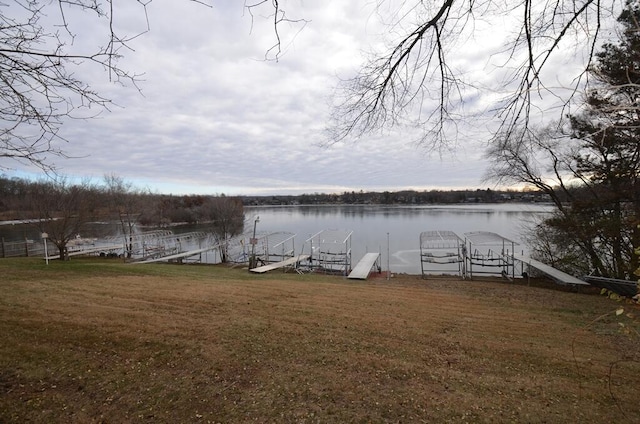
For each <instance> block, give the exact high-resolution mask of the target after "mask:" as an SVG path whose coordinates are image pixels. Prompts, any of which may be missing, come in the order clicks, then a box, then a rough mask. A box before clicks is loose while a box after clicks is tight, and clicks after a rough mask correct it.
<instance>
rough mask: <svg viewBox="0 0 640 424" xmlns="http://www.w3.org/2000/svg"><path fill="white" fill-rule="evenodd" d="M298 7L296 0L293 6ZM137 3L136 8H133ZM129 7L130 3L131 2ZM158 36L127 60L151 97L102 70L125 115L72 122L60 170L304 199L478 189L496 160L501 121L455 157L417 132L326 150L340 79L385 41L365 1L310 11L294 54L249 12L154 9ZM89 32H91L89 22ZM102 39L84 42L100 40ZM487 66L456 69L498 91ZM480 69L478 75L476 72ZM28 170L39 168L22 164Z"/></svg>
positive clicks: (153, 184) (133, 19) (287, 39)
mask: <svg viewBox="0 0 640 424" xmlns="http://www.w3.org/2000/svg"><path fill="white" fill-rule="evenodd" d="M294 3H295V2H294ZM123 7H125V6H123ZM126 7H129V6H126ZM131 7H133V8H132V9H130V10H129V9H127V10H124V9H123V11H122V16H124V17H125V18H123V19H124V20H119V21H118V22H119V25H121V27H122V28H123V29H125V30H127V32H128V33H131V34H135V33H136V32H139V31H140V30H141V28H142V29H144V26H145V25H146V24H145V21H144V15H143V14H142V12H141V11H140V9H139V8H138V7H134V6H131ZM148 10H149V19H150V22H151V31H150V32H149V33H147V34H144V35H143V36H141V37H139V38H137V39H136V40H135V41H134V42H132V46H133V47H134V48H135V52H127V53H126V57H125V58H124V59H123V65H124V66H126V67H128V68H130V69H132V70H133V71H137V72H144V73H145V74H144V77H143V79H144V81H143V82H142V83H141V84H140V87H141V89H142V93H138V92H137V91H136V90H135V89H134V88H132V87H121V86H119V85H115V84H113V83H110V82H109V81H107V78H106V76H105V75H104V73H102V74H100V73H97V72H96V70H92V72H91V74H90V79H91V82H92V84H93V85H94V86H95V87H96V88H98V89H99V90H101V92H102V93H104V94H105V95H106V96H109V97H110V98H112V99H113V100H114V102H115V103H116V104H117V105H119V106H121V107H114V108H112V111H111V112H109V113H102V114H100V116H99V117H98V118H96V119H90V120H78V121H70V122H68V123H67V125H65V126H64V128H63V134H62V136H63V137H65V138H66V139H68V140H69V144H68V145H65V146H62V147H64V149H65V150H66V151H67V153H68V154H69V155H70V156H72V158H71V159H68V160H59V161H58V162H57V165H58V166H59V167H60V168H61V171H62V173H65V174H68V175H73V176H92V177H95V178H101V176H102V175H104V174H107V173H114V174H116V175H119V176H122V177H124V178H125V179H127V180H130V181H133V182H135V183H137V184H140V185H147V186H149V187H150V188H152V189H155V190H157V191H160V192H173V193H220V192H225V193H227V194H251V193H256V194H260V193H265V194H266V193H300V192H316V191H317V192H326V191H344V190H349V191H350V190H360V189H365V190H396V189H402V188H407V187H412V188H418V189H420V188H460V187H469V188H474V187H477V186H478V185H479V184H480V180H481V176H482V173H483V170H484V168H485V164H484V162H483V160H482V159H481V145H482V144H481V142H482V141H483V140H485V139H486V134H487V132H486V131H487V130H486V128H487V126H489V125H491V124H490V123H487V122H484V121H482V120H480V119H478V120H477V121H474V122H466V123H463V124H464V134H465V137H467V138H466V139H465V140H464V141H463V143H462V145H463V146H462V148H460V149H458V150H457V151H456V155H455V156H454V157H450V156H444V157H442V158H440V157H439V156H438V155H433V154H431V155H428V154H427V153H426V152H425V151H423V150H421V149H420V148H417V147H416V146H414V145H412V144H411V143H410V140H411V130H410V129H405V131H400V130H398V131H390V132H388V133H386V134H383V135H372V136H370V137H367V138H366V139H363V140H360V141H359V142H357V143H347V144H339V145H334V146H329V147H324V148H321V147H318V145H319V144H321V143H322V142H324V141H326V140H325V138H324V133H323V130H324V127H325V125H326V122H327V118H328V116H329V112H330V110H329V106H328V105H329V104H330V100H331V94H332V91H333V90H334V88H335V86H336V84H337V82H338V77H339V76H341V77H344V76H348V75H350V74H352V73H353V72H354V70H355V69H356V67H357V66H358V64H359V63H360V60H361V52H362V51H364V50H367V49H368V48H369V47H370V46H371V45H374V44H377V43H379V42H380V40H379V38H378V34H380V33H382V32H383V31H382V27H381V26H379V24H378V23H377V21H376V16H375V14H372V12H371V10H369V9H367V8H366V7H365V6H363V5H361V4H360V2H342V1H332V2H322V3H321V4H320V3H314V4H311V2H304V5H302V8H301V9H300V10H292V11H291V13H292V14H296V13H299V14H300V15H301V16H304V17H305V18H308V19H310V20H311V22H310V23H309V24H308V25H307V26H306V27H305V28H304V29H303V30H302V32H300V33H297V31H296V30H295V28H294V29H293V30H292V32H285V33H284V34H283V36H284V44H283V46H284V47H285V48H286V53H285V55H284V56H283V57H282V58H281V60H280V61H279V62H270V61H264V60H262V59H263V57H264V53H265V51H266V50H267V49H268V48H269V47H270V46H271V45H272V43H273V33H272V29H271V27H270V24H269V22H268V21H265V20H264V19H259V18H258V17H256V20H255V21H254V27H253V29H251V20H250V18H249V17H248V16H247V15H246V14H245V15H244V16H243V8H242V3H241V2H240V3H236V2H216V3H215V6H214V7H213V8H212V9H208V8H205V7H202V6H199V5H197V4H194V3H191V2H177V1H174V2H163V3H162V4H160V3H158V4H156V3H152V4H151V6H150V7H149V9H148ZM76 24H77V26H76V31H78V33H81V34H84V33H87V34H91V29H90V25H91V22H90V21H87V23H86V25H87V27H86V28H79V27H78V26H80V25H83V23H82V22H76ZM91 41H92V40H91V37H88V38H87V39H85V40H84V41H83V42H84V43H87V44H90V42H91ZM482 60H484V61H485V62H486V60H487V57H486V55H485V54H484V53H478V52H476V55H475V56H474V55H471V54H470V56H469V58H468V59H467V60H465V61H459V62H456V64H455V65H456V66H459V67H470V68H473V69H474V70H473V72H477V75H473V74H469V75H468V78H469V79H470V80H471V81H472V82H474V83H476V84H478V85H485V84H488V82H487V81H486V80H487V79H488V78H491V75H489V74H488V73H487V72H486V70H485V66H486V63H484V62H482V63H481V61H482ZM471 65H473V66H471ZM465 95H466V97H467V103H466V107H467V108H468V109H469V110H477V111H479V112H482V111H483V110H484V109H485V108H486V106H487V104H488V103H487V99H486V97H485V96H480V95H479V94H478V93H477V92H474V91H473V90H470V91H469V92H468V93H465ZM18 171H19V172H30V171H32V170H31V169H30V168H28V167H25V168H20V169H18Z"/></svg>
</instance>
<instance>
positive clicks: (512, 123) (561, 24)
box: [329, 0, 621, 150]
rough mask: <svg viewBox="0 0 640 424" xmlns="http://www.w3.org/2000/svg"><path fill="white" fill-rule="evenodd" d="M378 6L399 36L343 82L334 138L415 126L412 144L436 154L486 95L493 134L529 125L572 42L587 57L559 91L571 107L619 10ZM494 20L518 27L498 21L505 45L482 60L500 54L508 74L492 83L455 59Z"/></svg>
mask: <svg viewBox="0 0 640 424" xmlns="http://www.w3.org/2000/svg"><path fill="white" fill-rule="evenodd" d="M396 3H397V5H398V6H397V10H396V11H395V12H394V13H390V12H389V11H388V9H386V10H384V11H383V10H382V6H383V5H384V6H389V7H391V6H390V5H394V4H396ZM376 4H377V8H378V10H379V13H380V14H382V15H390V17H391V23H390V24H389V33H390V34H392V35H393V36H394V37H396V38H394V39H393V40H392V42H391V43H390V47H389V48H388V50H387V51H386V52H384V53H381V54H380V53H377V54H373V55H372V57H371V58H370V59H369V60H368V61H367V62H366V64H365V65H364V66H363V67H362V68H361V69H360V71H359V72H358V73H357V75H356V76H354V77H353V78H349V79H346V80H345V81H343V84H342V87H341V89H340V90H339V91H338V93H339V96H338V99H337V105H336V109H335V113H334V114H333V118H332V122H331V125H330V127H329V132H330V138H331V141H332V142H337V141H341V140H345V139H349V138H358V137H361V136H363V135H365V134H366V133H369V132H373V131H378V130H381V129H384V128H391V127H407V126H408V127H411V128H413V131H417V133H418V135H417V140H416V141H418V142H419V143H420V144H421V145H422V146H424V147H427V148H430V149H437V150H442V149H448V148H450V147H451V146H452V144H453V143H454V142H455V140H456V137H457V135H458V125H459V123H460V122H461V121H462V120H463V119H465V118H471V117H473V113H471V112H468V111H467V110H465V108H466V107H467V106H468V104H469V103H472V102H475V101H477V98H478V97H482V96H485V95H486V97H487V99H489V100H487V102H488V106H487V108H488V109H489V110H490V111H493V115H494V117H495V119H496V121H498V124H497V128H496V129H495V134H505V133H507V134H509V133H511V132H513V131H515V130H516V129H522V128H524V129H527V128H528V127H529V125H530V119H531V116H532V113H534V109H535V108H536V107H538V104H539V103H538V102H539V100H540V99H542V98H543V97H545V96H547V97H558V93H557V85H558V83H557V74H556V73H555V72H546V71H547V68H549V67H551V66H553V65H552V64H551V62H552V61H553V60H554V59H558V58H563V55H566V54H567V52H568V51H570V49H568V46H573V47H574V48H575V50H574V52H577V51H578V50H579V52H580V53H582V52H584V51H586V54H585V57H584V58H583V68H582V69H583V71H582V73H580V72H579V73H578V74H577V75H575V78H574V79H573V82H572V83H571V85H570V86H568V87H563V89H565V90H568V91H569V95H568V96H567V97H565V98H564V99H562V105H565V106H566V105H568V104H569V103H570V101H571V100H572V98H573V96H574V95H575V93H576V92H577V91H578V90H579V89H580V88H581V87H582V85H583V84H584V81H585V78H586V74H585V71H586V69H588V67H589V65H590V64H591V61H592V59H593V57H594V50H595V48H596V47H597V46H598V45H599V43H600V42H601V37H602V34H601V28H602V24H603V22H606V21H607V20H610V21H612V20H613V19H614V18H615V16H616V10H620V8H621V2H619V1H618V0H611V1H609V2H603V1H601V0H568V1H565V0H547V1H543V2H535V1H533V0H517V1H515V2H508V1H500V0H483V1H476V0H465V1H462V0H460V1H458V0H440V1H436V2H423V1H415V0H411V1H409V0H407V1H400V2H395V3H394V2H389V1H385V0H377V2H376ZM495 18H502V19H503V21H506V22H516V24H515V26H514V27H513V29H514V31H513V33H508V32H504V31H503V29H504V28H502V25H504V24H502V25H501V26H500V28H498V25H500V23H501V22H502V21H499V20H496V21H494V24H495V25H496V28H494V37H502V36H504V37H506V38H505V39H504V43H503V44H502V47H501V48H499V49H496V50H495V51H492V52H489V53H488V54H487V57H483V58H480V60H481V61H483V63H486V62H487V61H488V60H489V59H491V57H494V59H495V60H501V61H502V63H501V64H500V65H498V70H499V71H500V73H501V74H502V75H503V78H502V80H501V81H499V82H498V83H497V85H495V86H481V85H479V84H480V83H479V82H478V81H473V80H469V79H468V77H467V76H466V75H467V73H468V72H469V71H470V70H469V69H467V68H465V67H460V66H457V65H455V62H456V60H459V59H463V58H462V57H461V55H469V54H471V53H473V51H471V50H470V49H469V48H465V47H466V46H465V45H468V44H471V45H474V44H473V43H474V42H475V40H474V34H473V31H474V28H475V27H476V26H477V25H480V24H482V23H483V21H485V20H489V19H495ZM476 45H477V43H476ZM477 47H478V48H482V47H483V46H480V45H477ZM490 56H491V57H490ZM476 60H477V59H476ZM480 70H481V71H482V68H480ZM493 71H494V72H495V71H496V70H495V69H493ZM484 72H489V70H487V69H484ZM483 112H487V111H486V110H483ZM470 114H471V115H470ZM520 134H524V132H520Z"/></svg>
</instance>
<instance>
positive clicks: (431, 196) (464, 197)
mask: <svg viewBox="0 0 640 424" xmlns="http://www.w3.org/2000/svg"><path fill="white" fill-rule="evenodd" d="M241 198H242V201H243V202H244V204H245V205H247V206H248V205H252V206H258V205H320V204H347V205H348V204H371V205H422V204H443V203H444V204H450V203H502V202H548V201H549V197H548V196H547V195H546V194H544V193H542V192H539V191H511V190H491V189H489V188H488V189H486V190H480V189H478V190H451V191H442V190H431V191H414V190H403V191H394V192H390V191H383V192H376V191H368V192H364V191H359V192H356V191H350V192H347V191H345V192H344V193H342V194H323V193H314V194H301V195H290V196H243V197H241Z"/></svg>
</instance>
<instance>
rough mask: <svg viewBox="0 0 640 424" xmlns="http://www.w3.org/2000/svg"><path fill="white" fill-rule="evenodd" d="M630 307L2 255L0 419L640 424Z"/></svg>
mask: <svg viewBox="0 0 640 424" xmlns="http://www.w3.org/2000/svg"><path fill="white" fill-rule="evenodd" d="M621 306H622V307H624V310H625V312H624V313H622V314H620V315H616V310H617V309H618V308H619V307H621ZM638 312H640V311H639V310H638V308H637V306H635V305H632V304H627V303H620V302H615V301H613V300H610V299H608V298H606V297H603V296H599V295H594V294H585V293H574V292H566V291H558V290H550V289H547V288H540V287H533V286H531V287H529V286H526V285H522V284H512V283H505V282H501V281H490V280H482V281H459V280H457V279H453V278H444V277H442V278H433V279H429V280H421V279H420V278H419V277H414V276H397V277H396V278H393V279H391V280H390V281H386V280H384V279H370V280H367V281H357V282H356V281H351V280H346V279H344V278H341V277H333V276H320V275H304V276H300V275H297V274H283V273H277V272H276V273H272V274H267V275H253V274H249V273H248V272H247V271H246V270H241V269H229V268H227V267H224V266H198V265H182V266H179V265H162V264H153V265H125V264H122V263H121V262H118V261H114V260H108V259H98V258H93V259H75V258H74V259H73V260H71V261H70V262H66V263H63V262H59V261H53V262H50V264H49V266H46V265H45V264H44V261H42V260H40V259H33V258H31V259H30V258H20V259H0V335H1V339H0V390H1V391H0V423H12V422H15V423H25V422H30V423H94V422H96V423H97V422H102V423H122V422H162V423H189V422H202V423H209V422H210V423H214V422H216V423H217V422H221V423H230V422H273V423H287V422H295V423H312V422H319V423H331V422H334V423H345V422H403V423H404V422H452V423H460V422H523V423H543V422H544V423H566V422H593V423H599V422H602V423H610V422H640V402H638V394H639V393H640V389H639V388H640V361H639V359H640V349H639V348H640V336H639V335H638V333H637V331H638V327H639V326H638V318H637V317H636V316H635V315H634V314H638Z"/></svg>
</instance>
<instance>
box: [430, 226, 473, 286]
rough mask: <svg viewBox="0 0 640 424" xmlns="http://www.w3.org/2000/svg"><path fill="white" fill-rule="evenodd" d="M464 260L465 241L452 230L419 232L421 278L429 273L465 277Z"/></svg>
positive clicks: (465, 259)
mask: <svg viewBox="0 0 640 424" xmlns="http://www.w3.org/2000/svg"><path fill="white" fill-rule="evenodd" d="M466 261H467V258H466V248H465V242H464V240H463V239H461V238H460V237H458V235H457V234H456V233H454V232H453V231H441V230H437V231H424V232H422V233H420V268H421V270H422V278H423V279H424V278H426V275H427V274H429V273H440V274H451V273H453V274H457V275H459V276H460V277H462V278H466V274H467V271H466V268H467V267H466Z"/></svg>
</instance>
